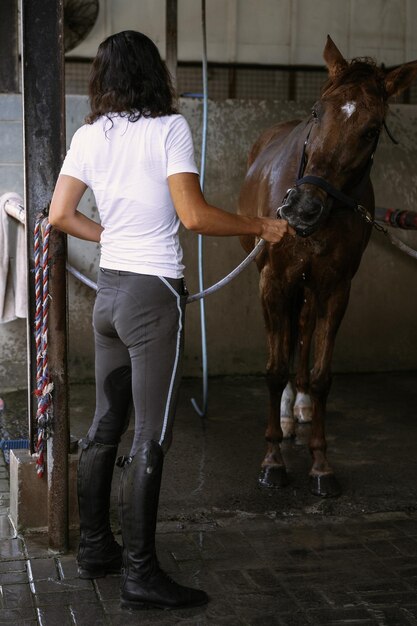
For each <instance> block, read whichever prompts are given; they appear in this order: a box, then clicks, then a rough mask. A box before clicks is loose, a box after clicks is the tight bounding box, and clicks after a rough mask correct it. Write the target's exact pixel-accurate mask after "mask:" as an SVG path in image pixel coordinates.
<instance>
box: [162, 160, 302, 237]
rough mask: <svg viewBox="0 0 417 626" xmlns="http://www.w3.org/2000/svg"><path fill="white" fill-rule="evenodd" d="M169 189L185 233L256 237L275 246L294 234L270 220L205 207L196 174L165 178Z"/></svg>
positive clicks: (283, 222)
mask: <svg viewBox="0 0 417 626" xmlns="http://www.w3.org/2000/svg"><path fill="white" fill-rule="evenodd" d="M168 184H169V190H170V192H171V197H172V201H173V203H174V206H175V210H176V211H177V214H178V217H179V218H180V220H181V222H182V223H183V225H184V226H185V228H187V229H188V230H195V231H196V232H198V233H200V234H201V235H214V236H219V237H221V236H227V235H255V236H257V237H261V238H262V239H265V241H269V242H271V243H277V242H278V241H280V240H281V239H282V237H283V236H284V235H285V234H286V233H288V234H290V235H295V231H294V229H293V228H291V226H289V224H288V222H286V221H285V220H280V219H273V218H270V217H246V216H244V215H237V214H235V213H229V212H228V211H223V210H222V209H219V208H217V207H215V206H212V205H211V204H208V203H207V202H206V200H205V198H204V196H203V194H202V192H201V187H200V182H199V180H198V176H197V174H192V173H187V172H184V173H182V174H172V175H171V176H168Z"/></svg>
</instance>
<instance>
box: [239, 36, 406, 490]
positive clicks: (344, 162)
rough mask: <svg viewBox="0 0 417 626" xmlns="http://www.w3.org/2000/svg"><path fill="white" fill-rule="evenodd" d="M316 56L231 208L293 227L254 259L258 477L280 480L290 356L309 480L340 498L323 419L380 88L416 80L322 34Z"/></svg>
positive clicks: (359, 234)
mask: <svg viewBox="0 0 417 626" xmlns="http://www.w3.org/2000/svg"><path fill="white" fill-rule="evenodd" d="M323 56H324V60H325V62H326V65H327V68H328V74H329V76H328V80H327V82H326V84H325V85H324V86H323V88H322V92H321V95H320V98H319V100H318V101H317V102H316V103H315V105H314V106H313V109H312V115H311V117H309V118H308V119H305V120H303V121H300V120H296V121H290V122H284V123H280V124H277V125H275V126H273V127H272V128H270V129H269V130H267V131H266V132H264V133H263V134H262V136H261V137H260V138H259V139H258V141H257V142H256V143H255V145H254V146H253V148H252V150H251V152H250V155H249V161H248V172H247V175H246V178H245V181H244V183H243V186H242V189H241V194H240V199H239V212H240V213H242V214H245V215H252V216H253V215H261V216H265V215H269V216H276V215H277V209H279V212H278V213H279V214H278V215H277V217H281V218H285V219H286V220H288V222H289V223H290V224H291V225H292V226H293V227H294V228H295V230H296V233H297V234H296V236H295V237H292V236H290V235H286V236H285V237H284V239H283V240H282V241H281V242H280V243H279V244H275V245H268V244H267V245H266V246H265V247H264V249H263V251H262V252H261V253H260V254H259V255H258V257H257V265H258V269H259V272H260V293H261V300H262V306H263V311H264V317H265V325H266V330H267V339H268V363H267V383H268V388H269V394H270V413H269V420H268V426H267V429H266V440H267V452H266V456H265V458H264V460H263V462H262V471H261V475H260V478H259V481H260V484H261V485H263V486H266V487H281V486H283V485H285V484H286V482H287V474H286V469H285V464H284V461H283V458H282V455H281V450H280V444H281V441H282V439H283V431H282V428H281V423H280V405H281V400H282V396H283V391H284V389H285V388H286V386H287V383H288V381H289V378H290V368H291V366H292V365H291V364H292V358H293V355H297V357H298V358H297V362H296V366H295V380H294V384H295V388H296V392H297V398H299V399H301V400H300V402H301V403H303V401H305V400H307V401H310V402H311V408H309V406H308V403H307V406H306V407H305V408H306V410H307V411H308V410H311V435H310V440H309V448H310V451H311V455H312V461H313V464H312V468H311V470H310V490H311V491H312V493H314V494H315V495H319V496H336V495H339V493H340V487H339V484H338V482H337V480H336V478H335V476H334V473H333V469H332V467H331V465H330V463H329V461H328V460H327V457H326V439H325V429H324V421H325V411H326V401H327V397H328V394H329V391H330V386H331V360H332V354H333V348H334V345H335V340H336V335H337V331H338V328H339V325H340V323H341V321H342V319H343V316H344V313H345V311H346V307H347V304H348V300H349V293H350V287H351V281H352V278H353V277H354V275H355V273H356V271H357V269H358V267H359V264H360V261H361V257H362V254H363V252H364V250H365V248H366V245H367V243H368V240H369V237H370V232H371V223H370V220H371V219H372V217H373V212H374V194H373V189H372V184H371V181H370V170H371V165H372V160H373V155H374V152H375V150H376V147H377V143H378V138H379V135H380V133H381V131H382V129H383V127H384V126H385V116H386V113H387V108H388V98H389V97H390V96H393V95H395V94H398V93H400V92H401V91H402V90H404V89H406V88H407V87H408V86H409V85H410V83H411V82H412V81H413V80H414V78H415V77H416V76H417V61H413V62H410V63H406V64H404V65H402V66H400V67H397V68H395V69H393V70H390V71H388V70H384V69H383V68H380V67H378V66H377V65H376V64H375V63H374V62H373V61H372V60H371V59H353V60H352V61H350V62H348V61H346V60H345V59H344V58H343V56H342V54H341V53H340V51H339V50H338V48H337V47H336V45H335V44H334V43H333V41H332V40H331V38H330V37H327V42H326V45H325V48H324V54H323ZM241 241H242V245H243V247H244V248H245V250H246V251H250V250H251V249H253V246H254V244H255V241H254V239H253V238H250V237H244V238H242V240H241ZM310 353H311V355H310ZM310 359H311V363H310ZM310 367H311V369H310ZM284 404H285V402H284ZM299 410H300V411H301V413H302V412H303V407H302V406H301V408H300V406H299ZM307 419H308V418H307Z"/></svg>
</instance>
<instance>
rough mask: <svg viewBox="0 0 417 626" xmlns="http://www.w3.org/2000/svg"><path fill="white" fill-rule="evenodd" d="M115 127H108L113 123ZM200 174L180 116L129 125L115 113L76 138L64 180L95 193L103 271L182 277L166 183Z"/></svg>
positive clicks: (86, 127)
mask: <svg viewBox="0 0 417 626" xmlns="http://www.w3.org/2000/svg"><path fill="white" fill-rule="evenodd" d="M112 123H113V125H112ZM181 172H194V173H198V169H197V167H196V164H195V160H194V147H193V141H192V136H191V131H190V128H189V126H188V123H187V121H186V120H185V118H184V117H183V116H182V115H179V114H175V115H167V116H163V117H155V118H145V117H141V118H139V120H138V121H137V122H129V121H128V120H127V118H126V117H121V116H120V115H117V114H112V117H111V121H110V120H109V119H108V118H107V117H105V116H102V117H100V118H99V119H98V120H96V121H95V122H94V123H93V124H85V125H84V126H82V127H81V128H79V129H78V130H77V131H76V133H75V134H74V136H73V138H72V141H71V145H70V149H69V150H68V153H67V156H66V157H65V160H64V163H63V165H62V169H61V174H66V175H68V176H73V177H74V178H78V179H79V180H81V181H83V182H84V183H85V184H86V185H87V186H88V187H90V189H91V190H92V191H93V193H94V197H95V200H96V203H97V208H98V211H99V215H100V221H101V224H102V226H103V228H104V231H103V233H102V235H101V241H100V244H101V256H100V267H104V268H108V269H116V270H127V271H131V272H136V273H138V274H152V275H157V276H167V277H168V278H181V277H182V276H183V269H184V265H183V264H182V249H181V245H180V243H179V238H178V228H179V219H178V216H177V213H176V211H175V208H174V205H173V203H172V200H171V195H170V193H169V187H168V180H167V177H168V176H170V175H171V174H178V173H181Z"/></svg>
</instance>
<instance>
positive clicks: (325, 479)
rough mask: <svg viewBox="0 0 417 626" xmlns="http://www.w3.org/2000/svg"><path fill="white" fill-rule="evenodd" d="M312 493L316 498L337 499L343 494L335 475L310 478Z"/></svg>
mask: <svg viewBox="0 0 417 626" xmlns="http://www.w3.org/2000/svg"><path fill="white" fill-rule="evenodd" d="M310 491H311V493H312V494H313V495H314V496H320V497H322V498H337V496H340V494H341V493H342V489H341V487H340V485H339V483H338V482H337V480H336V478H335V476H334V474H324V475H323V476H310Z"/></svg>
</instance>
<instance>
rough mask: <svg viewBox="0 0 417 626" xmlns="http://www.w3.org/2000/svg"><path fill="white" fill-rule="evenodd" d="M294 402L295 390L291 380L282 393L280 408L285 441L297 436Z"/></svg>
mask: <svg viewBox="0 0 417 626" xmlns="http://www.w3.org/2000/svg"><path fill="white" fill-rule="evenodd" d="M294 400H295V395H294V389H293V386H292V383H291V381H290V380H289V381H288V383H287V386H286V387H285V389H284V391H283V392H282V396H281V406H280V421H281V428H282V435H283V437H284V439H290V438H291V437H294V436H295V418H294Z"/></svg>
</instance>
